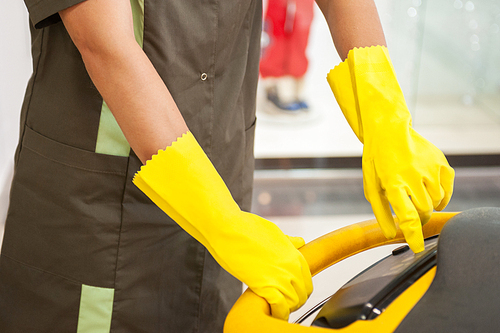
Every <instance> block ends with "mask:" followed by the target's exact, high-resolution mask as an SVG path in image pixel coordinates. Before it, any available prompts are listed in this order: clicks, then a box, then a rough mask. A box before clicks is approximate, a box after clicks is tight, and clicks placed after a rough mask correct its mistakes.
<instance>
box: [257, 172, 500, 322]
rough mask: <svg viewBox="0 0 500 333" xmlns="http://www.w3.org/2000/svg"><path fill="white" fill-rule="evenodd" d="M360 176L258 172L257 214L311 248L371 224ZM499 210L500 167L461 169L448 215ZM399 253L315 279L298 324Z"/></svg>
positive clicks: (365, 258)
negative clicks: (354, 225) (366, 270)
mask: <svg viewBox="0 0 500 333" xmlns="http://www.w3.org/2000/svg"><path fill="white" fill-rule="evenodd" d="M362 186H363V183H362V178H361V172H360V171H359V170H289V171H256V173H255V188H254V204H253V212H255V213H257V214H259V215H262V216H264V217H266V218H268V219H270V220H271V221H273V222H275V223H276V224H277V225H278V226H279V227H280V228H281V229H282V230H283V231H284V232H285V233H286V234H289V235H293V236H301V237H303V238H304V239H305V240H306V242H307V241H311V240H313V239H315V238H317V237H319V236H321V235H323V234H326V233H328V232H330V231H332V230H335V229H338V228H341V227H344V226H346V225H349V224H352V223H356V222H361V221H364V220H368V219H372V218H373V215H372V213H371V208H370V205H369V203H368V202H367V201H366V200H365V198H364V195H363V187H362ZM477 207H500V167H493V168H458V169H456V181H455V190H454V195H453V197H452V199H451V201H450V203H449V205H448V207H447V208H446V209H445V211H463V210H466V209H471V208H477ZM395 247H397V245H394V246H386V247H383V248H380V249H375V250H371V251H368V252H366V253H363V254H359V255H357V256H355V257H353V258H350V259H348V260H346V261H344V262H341V263H339V264H337V265H335V266H334V267H332V268H330V269H328V270H326V271H325V272H323V273H321V274H319V275H318V276H316V277H315V278H314V279H313V280H314V285H315V291H314V293H313V295H312V296H311V298H310V300H309V301H308V303H306V305H305V306H304V307H302V309H300V310H299V311H297V312H296V313H294V314H292V316H291V320H292V321H293V320H295V319H297V318H298V317H300V315H302V314H303V313H304V312H305V311H306V310H308V309H310V308H312V306H313V305H315V304H318V303H319V302H320V301H321V300H323V299H324V298H326V297H327V296H329V295H331V294H332V293H333V292H334V291H336V290H337V289H338V288H340V287H341V286H342V285H343V284H344V283H345V282H347V281H348V280H349V279H351V278H352V277H354V276H355V275H356V274H357V273H359V272H360V271H361V270H363V269H364V268H367V267H368V266H369V265H371V264H372V263H374V262H375V261H376V260H378V259H380V258H382V257H384V256H386V255H388V254H389V253H390V251H391V250H392V249H393V248H395Z"/></svg>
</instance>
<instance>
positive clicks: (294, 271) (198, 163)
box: [134, 132, 312, 320]
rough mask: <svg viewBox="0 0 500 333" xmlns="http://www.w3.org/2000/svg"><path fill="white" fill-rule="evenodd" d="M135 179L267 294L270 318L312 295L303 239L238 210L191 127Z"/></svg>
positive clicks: (286, 312) (227, 265)
mask: <svg viewBox="0 0 500 333" xmlns="http://www.w3.org/2000/svg"><path fill="white" fill-rule="evenodd" d="M134 183H135V184H136V185H137V187H139V189H141V190H142V191H143V192H144V193H145V194H146V195H147V196H148V197H149V198H150V199H151V200H152V201H153V202H154V203H155V204H156V205H158V206H159V207H160V208H161V209H162V210H163V211H164V212H165V213H167V214H168V215H169V216H170V217H171V218H172V219H174V220H175V221H176V222H177V223H178V224H179V225H180V226H181V227H182V228H183V229H184V230H186V231H187V232H188V233H189V234H190V235H191V236H193V237H194V238H196V239H197V240H198V241H199V242H200V243H202V244H203V245H204V246H205V247H206V248H207V249H208V250H209V251H210V253H211V254H212V255H213V257H214V258H215V259H216V260H217V262H218V263H219V264H220V265H221V266H222V267H223V268H224V269H226V270H227V271H228V272H229V273H231V274H232V275H234V276H235V277H236V278H237V279H239V280H240V281H242V282H244V283H245V284H246V285H248V286H249V288H250V289H252V291H254V292H255V293H256V294H257V295H259V296H261V297H263V298H265V299H266V300H267V302H268V303H269V304H270V305H271V312H272V315H273V316H274V317H277V318H281V319H285V320H287V319H288V316H289V314H290V312H291V311H294V310H296V309H298V308H299V307H300V306H301V305H303V304H304V303H305V301H306V300H307V297H308V296H309V295H310V294H311V292H312V280H311V273H310V271H309V266H308V265H307V262H306V261H305V259H304V257H303V256H302V254H301V253H300V252H299V251H298V250H296V248H295V246H294V245H296V246H297V247H300V246H301V245H303V240H302V241H301V240H300V239H298V238H290V239H289V238H288V237H287V236H286V235H285V234H283V232H282V231H281V230H280V229H279V228H278V227H277V226H276V225H275V224H274V223H272V222H270V221H267V220H265V219H264V218H262V217H259V216H257V215H254V214H251V213H247V212H243V211H241V210H240V208H239V207H238V205H237V204H236V202H235V201H234V200H233V198H232V196H231V194H230V192H229V190H228V189H227V187H226V185H225V184H224V181H223V180H222V178H221V177H220V176H219V174H218V173H217V171H216V170H215V168H214V167H213V165H212V163H211V162H210V160H209V159H208V157H207V156H206V155H205V153H204V152H203V150H202V149H201V147H200V146H199V145H198V143H197V142H196V139H195V138H194V136H193V135H192V134H191V132H188V133H187V134H184V135H183V136H182V137H181V138H179V139H178V140H177V141H176V142H174V143H173V144H172V145H171V146H169V147H167V148H166V149H165V150H161V151H159V152H158V154H157V155H155V156H153V158H152V159H151V160H149V161H148V162H147V163H146V165H144V166H143V167H142V168H141V170H140V171H139V172H138V173H137V174H136V176H135V177H134Z"/></svg>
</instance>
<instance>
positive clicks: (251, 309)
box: [224, 208, 500, 333]
mask: <svg viewBox="0 0 500 333" xmlns="http://www.w3.org/2000/svg"><path fill="white" fill-rule="evenodd" d="M423 231H424V237H426V240H425V250H424V251H423V252H421V253H418V254H414V253H413V252H412V251H411V250H410V249H409V247H408V246H407V245H403V246H401V247H399V248H396V249H395V250H393V251H392V254H390V255H389V256H387V257H385V258H383V259H381V260H380V261H378V262H376V263H374V264H373V265H371V266H370V267H368V268H367V269H365V270H364V271H362V272H361V273H359V274H358V275H357V276H355V277H354V278H352V279H351V280H350V281H349V282H348V283H346V284H345V285H344V286H343V287H341V288H340V289H339V290H338V291H337V292H336V293H335V294H333V295H331V296H330V297H328V298H327V299H326V300H325V301H324V302H322V303H320V304H318V305H317V306H316V307H314V308H313V309H311V310H310V311H309V312H307V313H306V314H305V315H304V316H302V318H300V319H299V320H297V322H296V323H287V322H285V321H282V320H278V319H275V318H273V317H271V316H270V308H269V305H268V304H267V303H266V301H265V300H264V299H262V298H260V297H258V296H257V295H255V294H254V293H253V292H252V291H250V290H247V291H246V292H245V293H244V294H243V295H242V296H241V297H240V299H239V300H238V301H237V303H236V304H235V305H234V307H233V309H232V310H231V312H230V313H229V315H228V317H227V319H226V323H225V327H224V332H225V333H250V332H252V333H254V332H258V333H267V332H273V333H285V332H286V333H329V332H332V333H333V332H342V333H344V332H345V333H347V332H370V333H378V332H384V333H385V332H397V333H400V332H405V333H417V332H422V333H423V332H425V333H428V332H500V306H499V303H500V208H477V209H472V210H467V211H464V212H461V213H434V214H433V216H432V218H431V220H430V221H429V222H428V223H427V224H426V225H425V226H424V228H423ZM403 242H404V237H403V234H402V233H401V231H398V234H397V236H396V238H395V239H392V240H387V239H385V237H384V236H383V234H382V232H381V231H380V229H379V227H378V225H377V222H376V221H375V220H370V221H365V222H361V223H357V224H354V225H350V226H348V227H345V228H342V229H339V230H336V231H333V232H331V233H329V234H327V235H324V236H322V237H320V238H318V239H316V240H314V241H312V242H310V243H308V244H306V245H305V246H304V247H302V248H301V249H300V251H301V252H302V254H303V255H304V257H305V258H306V260H307V262H308V264H309V267H310V269H311V273H312V274H313V275H316V274H318V273H319V272H321V271H322V270H324V269H326V268H328V267H330V266H332V265H334V264H336V263H338V262H340V261H342V260H343V259H346V258H348V257H350V256H352V255H354V254H357V253H360V252H363V251H366V250H369V249H372V248H375V247H378V246H382V245H387V244H394V243H403ZM311 316H313V317H314V320H313V321H312V324H311V326H302V325H299V323H300V322H302V321H304V320H305V319H307V318H309V317H311ZM309 322H310V320H309Z"/></svg>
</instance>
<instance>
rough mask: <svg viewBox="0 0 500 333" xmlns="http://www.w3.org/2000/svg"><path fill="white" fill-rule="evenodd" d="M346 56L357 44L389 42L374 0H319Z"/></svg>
mask: <svg viewBox="0 0 500 333" xmlns="http://www.w3.org/2000/svg"><path fill="white" fill-rule="evenodd" d="M316 3H317V4H318V7H319V8H320V9H321V11H322V12H323V15H324V16H325V19H326V22H327V23H328V27H329V28H330V33H331V35H332V39H333V42H334V44H335V47H336V49H337V52H338V53H339V55H340V58H341V59H342V60H344V59H346V58H347V53H348V52H349V50H351V49H353V48H354V47H367V46H374V45H384V46H386V41H385V36H384V32H383V30H382V25H381V24H380V19H379V16H378V12H377V8H376V7H375V3H374V2H373V0H356V1H352V0H316Z"/></svg>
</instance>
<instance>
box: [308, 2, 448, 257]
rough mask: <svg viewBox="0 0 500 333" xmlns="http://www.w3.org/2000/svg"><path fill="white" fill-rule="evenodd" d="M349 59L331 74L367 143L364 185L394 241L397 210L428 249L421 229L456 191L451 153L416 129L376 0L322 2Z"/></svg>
mask: <svg viewBox="0 0 500 333" xmlns="http://www.w3.org/2000/svg"><path fill="white" fill-rule="evenodd" d="M316 2H317V3H318V5H319V7H320V8H321V10H322V11H323V14H324V16H325V18H326V20H327V23H328V26H329V28H330V32H331V35H332V38H333V41H334V44H335V46H336V48H337V51H338V53H339V55H340V57H341V58H342V59H343V60H344V61H343V62H342V63H340V64H339V65H338V66H336V67H335V68H334V69H333V70H331V71H330V73H329V74H328V76H327V79H328V82H329V83H330V86H331V88H332V91H333V93H334V95H335V98H336V99H337V102H338V103H339V106H340V108H341V110H342V112H343V113H344V116H345V117H346V119H347V121H348V123H349V125H350V126H351V128H352V129H353V131H354V133H355V134H356V135H357V137H358V138H359V140H360V141H361V142H362V143H363V185H364V192H365V196H366V198H367V200H368V201H369V202H370V204H371V206H372V210H373V213H374V215H375V217H376V218H377V221H378V222H379V224H380V227H381V229H382V232H383V233H384V235H385V236H386V237H388V238H393V237H394V236H395V235H396V231H397V229H396V225H395V221H394V219H393V215H392V211H391V208H392V210H393V211H394V213H395V214H396V216H397V217H398V224H399V227H400V229H401V230H402V231H403V233H404V235H405V239H406V241H407V242H408V244H409V245H410V247H411V249H412V250H413V251H414V252H420V251H422V250H423V249H424V239H423V234H422V225H423V224H425V223H426V222H427V221H428V220H429V218H430V216H431V214H432V212H433V209H436V210H441V209H444V208H445V207H446V205H447V204H448V202H449V201H450V198H451V195H452V192H453V179H454V171H453V169H452V168H451V167H450V166H449V164H448V162H447V161H446V158H445V156H444V154H443V153H442V152H441V151H440V150H439V149H438V148H436V147H435V146H434V145H432V144H431V143H430V142H429V141H427V140H425V139H424V138H423V137H422V136H420V135H419V134H418V133H417V132H415V131H414V130H413V128H412V126H411V123H412V121H411V115H410V112H409V110H408V107H407V106H406V102H405V99H404V96H403V93H402V91H401V88H400V86H399V83H398V81H397V78H396V74H395V72H394V68H393V66H392V63H391V60H390V57H389V52H388V51H387V48H386V42H385V38H384V33H383V30H382V26H381V24H380V20H379V16H378V13H377V9H376V7H375V4H374V2H373V0H357V1H351V0H317V1H316Z"/></svg>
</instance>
